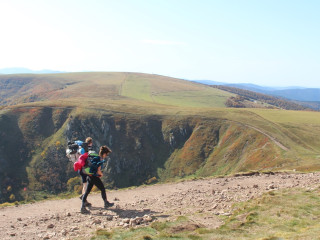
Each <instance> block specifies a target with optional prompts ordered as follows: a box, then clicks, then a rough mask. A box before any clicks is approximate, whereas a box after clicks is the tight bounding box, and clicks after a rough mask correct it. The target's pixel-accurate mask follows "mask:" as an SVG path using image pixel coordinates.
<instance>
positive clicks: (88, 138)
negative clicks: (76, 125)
mask: <svg viewBox="0 0 320 240" xmlns="http://www.w3.org/2000/svg"><path fill="white" fill-rule="evenodd" d="M86 143H87V144H88V146H92V138H91V137H87V138H86Z"/></svg>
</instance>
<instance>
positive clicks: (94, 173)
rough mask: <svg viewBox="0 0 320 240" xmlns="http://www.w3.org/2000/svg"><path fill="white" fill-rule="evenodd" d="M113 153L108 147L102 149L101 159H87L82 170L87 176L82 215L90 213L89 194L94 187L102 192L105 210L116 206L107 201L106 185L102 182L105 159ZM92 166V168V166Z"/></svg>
mask: <svg viewBox="0 0 320 240" xmlns="http://www.w3.org/2000/svg"><path fill="white" fill-rule="evenodd" d="M111 152H112V151H111V150H110V149H109V148H108V147H107V146H102V147H100V151H99V157H96V159H95V161H91V162H89V161H90V160H89V159H88V158H87V160H86V164H85V166H84V167H83V168H82V171H83V173H85V174H87V182H88V183H87V187H86V191H85V193H84V195H83V197H82V206H81V210H80V211H81V213H89V211H88V210H87V209H86V200H87V197H88V195H89V193H90V192H91V190H92V187H93V186H94V185H95V186H96V187H97V188H98V189H99V190H100V191H101V197H102V199H103V201H104V208H109V207H112V206H113V205H114V203H110V202H109V201H108V200H107V194H106V190H105V188H104V185H103V183H102V181H101V177H102V176H103V173H102V171H101V165H102V163H103V162H104V161H102V160H103V159H105V158H106V157H107V156H108V155H109V154H110V153H111ZM90 165H91V166H90Z"/></svg>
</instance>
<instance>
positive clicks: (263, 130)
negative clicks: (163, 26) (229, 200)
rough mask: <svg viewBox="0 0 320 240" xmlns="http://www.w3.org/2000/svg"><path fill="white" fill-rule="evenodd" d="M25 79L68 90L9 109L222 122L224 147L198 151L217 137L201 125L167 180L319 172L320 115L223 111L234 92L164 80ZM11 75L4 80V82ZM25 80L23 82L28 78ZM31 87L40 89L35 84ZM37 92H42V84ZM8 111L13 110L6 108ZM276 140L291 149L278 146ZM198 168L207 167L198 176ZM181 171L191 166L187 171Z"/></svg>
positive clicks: (171, 164)
mask: <svg viewBox="0 0 320 240" xmlns="http://www.w3.org/2000/svg"><path fill="white" fill-rule="evenodd" d="M27 76H28V79H29V80H28V81H29V82H30V78H31V80H32V77H34V79H35V80H34V81H36V82H37V83H39V84H40V85H41V83H42V82H43V83H45V84H44V86H48V85H50V86H62V87H61V88H59V89H56V90H52V89H50V91H48V92H45V91H44V92H42V93H41V99H42V100H41V101H37V102H33V103H27V104H21V105H16V106H15V107H11V108H16V107H18V108H19V107H20V108H24V107H33V106H53V107H58V108H61V107H62V108H65V107H68V108H70V109H73V108H74V107H76V110H75V112H74V114H75V115H82V116H89V115H92V114H94V115H101V114H105V113H109V114H114V113H122V114H133V115H135V116H137V115H138V116H139V115H143V116H145V115H161V116H171V117H174V116H177V115H179V116H180V117H182V118H183V117H190V116H191V117H193V118H195V117H196V118H199V117H200V118H204V119H210V120H211V121H212V120H214V119H217V121H224V123H223V124H222V125H223V127H222V128H220V129H219V133H218V134H219V137H220V139H219V142H218V143H214V142H207V143H205V144H204V145H199V144H200V143H201V144H203V141H206V140H205V139H204V136H211V134H213V129H212V128H211V127H206V126H204V127H200V128H199V129H200V130H199V131H195V132H194V133H193V134H192V135H191V137H190V139H188V141H187V142H186V143H185V145H184V146H181V147H180V148H178V149H176V150H175V152H174V153H173V154H172V156H171V157H170V159H168V160H169V161H168V163H167V168H168V169H170V172H164V173H163V176H173V175H174V173H178V175H180V176H184V175H188V174H195V173H196V174H198V175H201V176H203V175H205V176H207V175H212V174H213V173H214V174H225V173H234V172H238V171H247V170H250V169H252V168H255V169H261V170H262V169H265V168H268V169H283V168H286V169H288V168H289V169H293V168H296V169H298V170H319V169H320V140H319V138H318V136H319V135H320V113H319V112H302V111H285V110H271V109H270V110H268V109H229V108H223V107H222V105H223V104H222V103H223V102H224V101H225V100H226V99H227V98H228V97H229V96H230V94H229V93H226V92H223V91H221V90H217V89H213V88H210V87H206V86H204V85H200V84H196V83H192V82H188V81H184V80H179V79H175V78H169V77H164V76H159V75H150V74H139V73H64V74H46V75H27ZM5 77H6V76H1V77H0V80H1V79H2V80H3V79H4V78H5ZM16 77H18V78H19V76H16ZM20 77H21V78H22V79H23V77H25V75H23V76H20ZM29 82H28V84H30V83H29ZM31 83H33V84H34V82H32V81H31ZM31 86H33V85H31ZM37 89H41V86H38V88H37ZM42 89H44V87H42ZM24 91H27V92H30V91H32V88H30V89H27V87H26V86H25V87H24ZM37 92H39V91H38V90H37ZM22 93H23V92H22ZM12 97H13V98H14V97H15V96H12ZM31 109H32V108H31ZM6 111H8V110H2V112H6ZM70 111H71V110H70ZM214 121H215V120H214ZM213 128H214V127H213ZM212 137H214V134H213V135H212ZM52 138H56V137H54V136H53V137H52ZM60 138H61V137H59V139H60ZM213 141H214V140H213ZM275 141H277V142H279V143H281V144H282V145H283V146H285V147H286V148H287V149H288V150H283V149H281V148H279V147H278V146H277V145H276V144H275ZM214 144H218V145H217V147H216V148H215V151H213V152H212V151H210V149H208V146H209V148H210V145H214ZM248 153H250V154H249V155H248ZM270 153H272V154H270ZM202 154H204V156H205V159H206V161H205V162H201V161H200V160H199V159H201V158H203V155H202ZM223 159H225V160H223ZM217 160H218V162H217ZM186 164H187V165H186ZM199 165H200V166H201V169H199V171H198V172H195V171H196V169H197V168H198V167H199ZM181 166H185V169H184V170H183V171H182V172H181ZM164 178H166V177H164Z"/></svg>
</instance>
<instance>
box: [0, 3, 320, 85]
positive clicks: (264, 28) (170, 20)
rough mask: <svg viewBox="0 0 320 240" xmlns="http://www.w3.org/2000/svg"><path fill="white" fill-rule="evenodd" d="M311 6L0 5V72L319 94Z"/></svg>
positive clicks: (319, 6) (318, 17)
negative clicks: (139, 76)
mask: <svg viewBox="0 0 320 240" xmlns="http://www.w3.org/2000/svg"><path fill="white" fill-rule="evenodd" d="M319 12H320V1H318V0H306V1H301V0H220V1H219V0H55V1H52V0H28V1H25V0H10V1H5V0H0V31H1V33H0V69H1V68H10V67H24V68H29V69H33V70H41V69H51V70H57V71H70V72H76V71H78V72H79V71H80V72H81V71H117V72H144V73H154V74H160V75H165V76H171V77H177V78H183V79H189V80H212V81H219V82H229V83H253V84H258V85H263V86H303V87H320V27H319V26H320V14H319Z"/></svg>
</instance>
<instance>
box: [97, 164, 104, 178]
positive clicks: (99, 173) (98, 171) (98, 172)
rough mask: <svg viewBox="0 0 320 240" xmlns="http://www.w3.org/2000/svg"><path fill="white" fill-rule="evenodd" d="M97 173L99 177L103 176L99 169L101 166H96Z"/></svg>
mask: <svg viewBox="0 0 320 240" xmlns="http://www.w3.org/2000/svg"><path fill="white" fill-rule="evenodd" d="M97 174H98V175H99V177H102V176H103V173H102V171H101V166H99V167H98V170H97Z"/></svg>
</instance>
